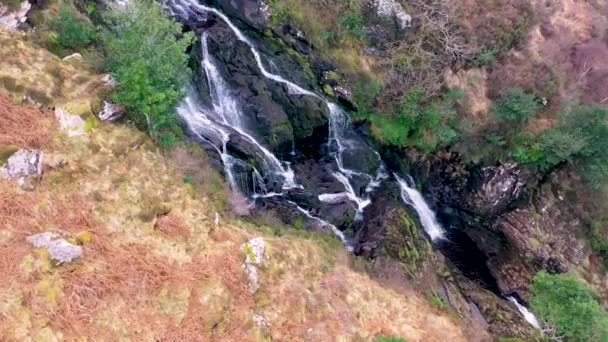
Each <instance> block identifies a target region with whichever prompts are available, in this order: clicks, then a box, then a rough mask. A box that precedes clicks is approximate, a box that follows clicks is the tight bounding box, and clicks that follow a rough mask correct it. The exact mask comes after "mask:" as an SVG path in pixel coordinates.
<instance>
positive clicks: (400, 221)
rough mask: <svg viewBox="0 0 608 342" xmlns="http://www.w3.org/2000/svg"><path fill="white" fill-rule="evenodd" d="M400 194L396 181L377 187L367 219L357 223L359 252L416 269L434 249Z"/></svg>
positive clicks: (410, 270)
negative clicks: (391, 259) (384, 257)
mask: <svg viewBox="0 0 608 342" xmlns="http://www.w3.org/2000/svg"><path fill="white" fill-rule="evenodd" d="M399 196H400V195H399V189H398V188H397V187H396V185H395V184H394V183H392V182H385V183H384V184H383V185H382V186H381V187H380V188H379V189H378V190H377V191H376V194H375V195H374V197H373V198H372V204H371V205H370V206H369V207H367V208H366V211H365V215H364V217H365V219H364V220H363V221H361V223H359V224H357V225H356V226H355V227H356V228H355V229H356V231H357V232H356V236H355V241H356V245H355V253H356V254H358V255H361V256H364V257H369V258H375V257H377V256H388V257H390V258H393V259H396V260H398V261H400V262H401V263H403V265H404V266H405V268H406V269H407V270H408V272H410V273H412V272H414V271H416V269H417V268H418V267H419V266H420V265H421V264H422V262H424V261H425V260H426V259H427V258H428V256H429V255H430V253H431V251H432V249H431V245H430V243H429V242H428V241H427V239H426V237H425V236H424V233H423V231H422V229H421V228H420V227H419V226H418V224H417V223H416V221H415V220H414V219H413V218H412V216H411V215H410V214H409V213H408V211H407V209H406V208H405V207H404V206H403V204H402V202H401V199H400V197H399Z"/></svg>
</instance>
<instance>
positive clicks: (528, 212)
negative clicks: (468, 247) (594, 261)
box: [491, 171, 586, 300]
mask: <svg viewBox="0 0 608 342" xmlns="http://www.w3.org/2000/svg"><path fill="white" fill-rule="evenodd" d="M568 178H571V175H568V173H567V172H564V171H560V172H557V173H556V174H553V175H552V176H551V177H550V179H549V180H548V181H547V182H546V183H544V184H542V185H541V186H540V189H539V190H538V192H537V193H535V194H534V196H533V197H532V200H531V202H530V203H527V204H526V205H523V206H520V207H519V208H516V209H514V210H512V211H509V212H507V213H504V214H502V215H500V216H499V217H498V218H497V219H496V221H495V222H494V223H493V224H492V225H491V228H492V229H493V230H495V231H498V232H500V233H501V234H503V235H504V236H505V237H506V239H507V240H508V241H509V244H510V245H511V246H512V247H513V248H514V249H515V250H516V251H517V254H518V255H520V256H521V258H523V259H527V260H531V261H532V263H533V264H534V265H535V266H536V267H533V268H532V269H530V267H527V271H528V273H531V274H526V271H525V269H522V267H521V266H520V267H516V266H514V262H513V260H505V262H502V263H497V267H496V268H497V270H498V272H499V273H500V274H502V277H500V278H502V279H503V281H502V286H501V287H502V288H504V291H512V292H516V293H517V294H518V295H519V296H520V297H521V298H522V299H524V300H527V299H528V297H529V280H530V279H531V277H532V276H533V275H534V273H535V271H538V270H541V269H542V270H547V271H549V272H553V273H562V272H567V271H568V270H570V269H571V268H573V267H575V266H578V265H580V264H581V263H583V261H584V259H585V256H586V253H585V246H584V244H583V243H582V242H581V241H579V240H578V239H577V236H579V235H581V234H583V233H584V230H585V226H584V223H583V222H582V220H581V218H580V216H579V213H577V209H576V208H575V207H574V206H573V205H572V203H571V202H569V201H568V200H567V199H566V197H565V190H564V188H563V186H562V185H563V183H564V179H568ZM528 264H529V263H528Z"/></svg>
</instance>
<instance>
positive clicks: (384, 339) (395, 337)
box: [376, 336, 406, 342]
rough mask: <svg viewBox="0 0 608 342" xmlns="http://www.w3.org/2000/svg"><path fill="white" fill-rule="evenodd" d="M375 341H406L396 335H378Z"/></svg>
mask: <svg viewBox="0 0 608 342" xmlns="http://www.w3.org/2000/svg"><path fill="white" fill-rule="evenodd" d="M376 342H406V341H405V340H404V339H402V338H401V337H397V336H380V337H378V338H376Z"/></svg>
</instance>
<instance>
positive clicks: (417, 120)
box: [367, 88, 464, 152]
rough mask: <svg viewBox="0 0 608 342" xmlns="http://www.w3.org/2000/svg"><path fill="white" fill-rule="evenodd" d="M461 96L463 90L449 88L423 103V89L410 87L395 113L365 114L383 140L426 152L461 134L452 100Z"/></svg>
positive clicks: (448, 142)
mask: <svg viewBox="0 0 608 342" xmlns="http://www.w3.org/2000/svg"><path fill="white" fill-rule="evenodd" d="M463 96H464V95H463V93H462V92H458V91H448V92H446V93H444V94H443V96H441V97H439V98H437V99H436V100H435V101H434V102H431V103H425V102H424V92H423V91H422V90H420V89H418V88H413V89H410V90H409V91H407V92H406V93H405V94H404V95H403V96H402V97H401V98H400V100H399V105H398V108H397V113H395V114H393V115H383V114H378V113H373V112H372V113H368V114H367V118H368V119H369V121H370V122H371V123H372V134H373V135H374V137H375V138H376V139H378V140H379V141H380V142H382V143H385V144H389V145H393V146H397V147H416V148H418V149H421V150H423V151H425V152H433V151H435V150H437V149H438V148H442V147H445V146H449V145H450V144H453V143H454V142H455V141H457V140H458V139H459V138H460V131H459V129H458V121H457V115H456V110H455V104H456V102H457V101H458V100H460V99H461V98H462V97H463Z"/></svg>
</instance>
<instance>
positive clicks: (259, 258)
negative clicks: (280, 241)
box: [241, 237, 265, 293]
mask: <svg viewBox="0 0 608 342" xmlns="http://www.w3.org/2000/svg"><path fill="white" fill-rule="evenodd" d="M241 249H242V250H243V251H245V255H246V256H247V258H246V259H245V271H246V272H247V277H248V278H249V289H250V290H251V292H253V293H255V292H257V291H258V290H259V289H260V283H259V282H260V280H259V275H258V266H260V265H262V264H263V263H264V249H265V244H264V239H262V238H261V237H259V238H255V239H252V240H249V242H247V243H245V244H243V246H241Z"/></svg>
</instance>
